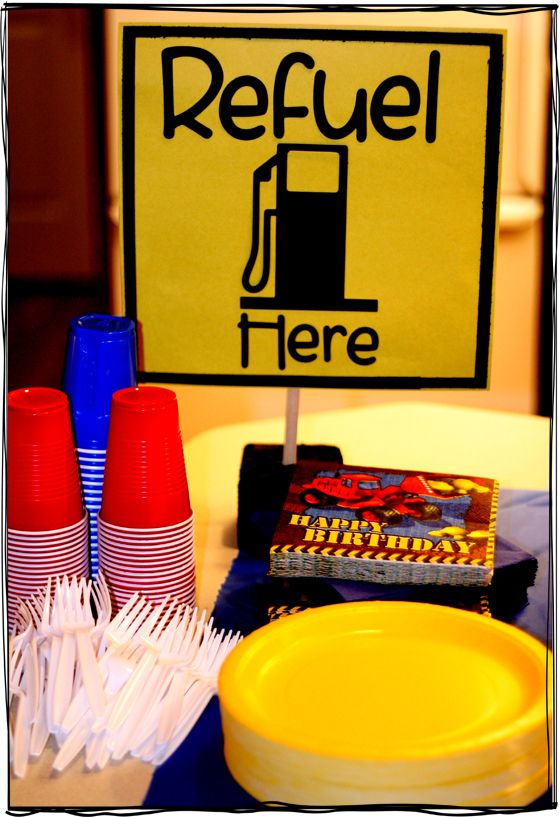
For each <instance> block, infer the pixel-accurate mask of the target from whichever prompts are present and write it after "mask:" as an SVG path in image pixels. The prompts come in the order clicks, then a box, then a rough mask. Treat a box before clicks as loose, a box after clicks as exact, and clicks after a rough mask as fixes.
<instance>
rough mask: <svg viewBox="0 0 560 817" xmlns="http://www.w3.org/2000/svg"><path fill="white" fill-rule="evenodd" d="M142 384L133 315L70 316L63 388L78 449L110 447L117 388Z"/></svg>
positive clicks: (103, 448)
mask: <svg viewBox="0 0 560 817" xmlns="http://www.w3.org/2000/svg"><path fill="white" fill-rule="evenodd" d="M135 385H136V333H135V330H134V323H133V322H132V321H131V320H130V319H129V318H121V317H116V316H113V315H101V314H96V313H94V314H89V315H81V316H79V317H77V318H73V319H72V320H71V321H70V329H69V332H68V341H67V345H66V360H65V366H64V381H63V389H64V391H65V392H66V394H67V395H68V397H69V398H70V405H71V407H72V416H73V421H74V433H75V436H76V445H77V447H78V449H97V450H99V449H101V450H105V449H106V448H107V436H108V434H109V414H110V410H111V398H112V396H113V394H114V392H116V391H119V389H125V388H127V387H129V386H135Z"/></svg>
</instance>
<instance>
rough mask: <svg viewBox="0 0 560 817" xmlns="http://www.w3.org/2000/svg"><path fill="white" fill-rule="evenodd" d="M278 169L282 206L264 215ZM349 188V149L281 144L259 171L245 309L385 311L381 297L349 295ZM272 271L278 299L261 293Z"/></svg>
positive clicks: (255, 180) (242, 303) (244, 278)
mask: <svg viewBox="0 0 560 817" xmlns="http://www.w3.org/2000/svg"><path fill="white" fill-rule="evenodd" d="M274 171H275V175H276V190H275V202H274V204H275V206H274V207H266V208H264V209H263V212H262V214H261V203H262V199H263V195H262V194H263V189H262V188H263V185H264V184H266V183H267V182H269V183H270V182H272V181H273V176H274ZM347 186H348V148H347V147H346V146H345V145H336V146H328V145H310V144H280V145H278V150H277V153H276V155H275V156H273V157H272V158H270V159H268V160H267V161H266V162H264V163H263V164H262V165H260V167H258V168H257V169H256V170H255V171H254V173H253V213H252V229H251V251H250V255H249V259H248V261H247V264H246V266H245V269H244V271H243V276H242V284H243V289H244V290H245V292H247V293H250V295H245V296H242V297H241V300H240V306H241V308H242V309H248V308H254V309H282V310H290V309H299V310H328V311H337V312H344V311H346V312H358V311H359V312H376V311H377V300H375V299H359V298H346V297H345V289H344V281H345V263H346V210H347ZM273 224H274V226H275V241H273V240H272V232H273ZM261 233H262V240H261ZM257 262H259V265H258V267H259V268H257ZM272 271H273V272H274V279H273V281H274V294H273V295H270V294H268V295H258V294H257V293H259V292H262V291H263V290H264V289H265V288H266V287H267V286H268V285H269V281H270V275H271V272H272Z"/></svg>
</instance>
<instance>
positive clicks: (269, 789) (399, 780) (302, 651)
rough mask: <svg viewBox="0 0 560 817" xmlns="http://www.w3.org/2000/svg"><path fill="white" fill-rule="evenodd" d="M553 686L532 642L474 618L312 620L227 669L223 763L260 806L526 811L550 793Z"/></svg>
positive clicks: (444, 613)
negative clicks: (398, 806) (524, 808)
mask: <svg viewBox="0 0 560 817" xmlns="http://www.w3.org/2000/svg"><path fill="white" fill-rule="evenodd" d="M551 674H552V660H551V657H550V653H549V652H548V651H547V649H546V648H545V647H544V646H543V645H542V644H541V643H540V642H539V641H537V640H536V639H534V638H532V637H531V636H529V635H527V634H526V633H524V632H522V631H521V630H517V629H516V628H514V627H512V626H510V625H507V624H503V623H501V622H499V621H494V620H493V619H490V618H486V617H484V616H479V615H477V614H475V613H471V612H466V611H463V610H454V609H451V608H448V607H440V606H436V605H431V604H416V603H412V602H383V601H375V602H355V603H349V604H337V605H333V606H329V607H322V608H319V609H315V610H308V611H306V612H303V613H298V614H297V615H294V616H289V617H287V618H283V619H280V620H279V621H276V622H274V623H272V624H268V625H267V626H266V627H263V628H262V629H260V630H257V631H256V632H254V633H252V634H251V635H250V636H248V637H247V638H246V639H245V640H244V641H243V642H242V643H241V644H240V645H239V646H238V647H236V648H235V649H234V650H233V652H232V653H231V654H230V655H229V656H228V658H227V659H226V662H225V664H224V666H223V668H222V672H221V675H220V679H219V696H220V705H221V710H222V720H223V729H224V738H225V756H226V761H227V764H228V766H229V769H230V771H231V773H232V775H233V776H234V778H235V779H236V780H237V781H238V783H240V784H241V786H243V787H244V788H245V789H246V790H247V791H248V792H249V793H250V794H252V795H253V796H254V797H256V798H257V799H258V800H260V801H261V802H268V801H276V802H282V803H289V804H291V805H306V806H322V805H326V806H350V805H374V804H389V803H392V804H401V803H407V804H411V803H414V804H417V805H447V806H474V805H476V806H483V807H498V806H525V805H528V804H529V803H531V802H532V801H533V800H535V799H536V798H537V797H539V796H540V795H541V794H543V793H544V792H545V791H546V789H547V788H548V786H549V785H550V780H549V778H550V768H551V766H550V750H551V740H552V738H551V725H552V720H551V711H550V710H551V704H552V682H551Z"/></svg>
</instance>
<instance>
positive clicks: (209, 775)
mask: <svg viewBox="0 0 560 817" xmlns="http://www.w3.org/2000/svg"><path fill="white" fill-rule="evenodd" d="M549 508H550V504H549V495H548V493H546V492H541V491H513V490H502V491H501V493H500V501H499V508H498V517H497V535H498V537H499V539H500V540H501V541H502V542H503V544H502V548H501V550H500V548H497V553H496V565H497V568H498V569H500V565H502V566H503V567H506V566H508V565H511V564H512V563H515V562H519V561H521V562H523V560H524V558H525V554H523V553H520V552H519V551H518V550H517V549H518V548H521V549H522V550H523V551H525V552H526V554H528V555H529V556H532V557H534V558H535V559H536V560H537V562H538V569H537V572H536V577H535V581H534V584H533V586H531V587H529V588H528V590H527V593H526V595H525V593H522V594H520V595H518V596H517V598H518V599H519V603H518V606H517V607H516V606H515V604H514V605H513V607H512V609H511V615H509V616H508V620H509V621H510V622H511V623H512V624H514V625H515V626H517V627H520V628H521V629H523V630H525V631H526V632H528V633H531V634H532V635H534V636H536V637H537V638H539V639H540V640H541V641H543V642H548V643H549V644H550V643H551V629H552V615H551V606H552V585H551V581H550V572H549V563H550V559H549V555H550V547H551V538H550V510H549ZM266 570H267V564H266V562H264V561H262V560H260V559H256V558H254V557H251V556H247V555H246V554H243V553H240V554H238V556H237V557H236V558H235V560H234V562H233V565H232V568H231V570H230V573H229V575H228V577H227V579H226V581H225V582H224V585H223V587H222V589H221V591H220V593H219V596H218V599H217V602H216V608H215V610H214V618H215V621H216V624H217V626H219V627H225V628H227V629H233V630H241V631H242V632H243V633H245V634H247V633H249V632H251V631H252V630H254V629H256V628H257V627H258V626H261V625H262V624H263V623H264V621H265V619H264V618H263V615H264V613H263V611H266V601H267V598H268V593H269V584H270V579H269V578H268V577H267V576H266ZM504 575H505V574H504ZM330 584H331V587H332V589H333V591H334V592H341V593H342V596H343V599H344V600H348V598H359V597H362V598H365V597H366V596H367V597H368V598H371V597H372V596H371V587H369V588H368V587H364V586H362V587H361V588H360V585H363V583H357V582H352V583H351V585H352V588H351V589H350V588H344V587H342V588H340V587H339V586H338V585H340V584H342V583H340V582H339V583H334V582H332V583H330ZM346 584H348V583H346ZM379 591H380V593H381V594H382V595H379V596H378V597H379V598H381V597H384V598H387V597H388V596H387V594H388V593H390V594H392V597H393V598H397V597H398V598H403V596H399V595H398V591H397V590H396V588H389V589H388V588H387V587H385V588H379ZM360 593H362V594H364V595H362V596H360ZM407 597H408V598H410V596H407ZM549 805H550V793H548V794H547V795H545V797H544V798H541V800H539V801H538V803H535V804H534V805H533V808H534V809H537V808H543V807H545V806H549ZM144 806H145V807H150V808H166V809H169V808H174V809H181V810H224V811H237V810H250V811H253V810H262V809H263V808H264V807H263V806H262V805H261V804H259V803H258V802H257V801H256V800H255V799H254V798H253V797H251V796H250V795H249V794H248V793H247V792H245V791H244V790H243V789H242V788H241V787H240V786H238V785H237V783H236V782H235V781H234V780H233V778H232V777H231V775H230V773H229V771H228V769H227V766H226V764H225V760H224V754H223V745H222V730H221V721H220V711H219V705H218V700H217V698H213V699H212V701H211V702H210V704H209V705H208V707H207V708H206V710H205V711H204V713H203V715H202V717H201V718H200V720H199V721H198V723H197V725H196V727H195V728H194V729H193V731H192V732H191V734H190V735H189V737H188V738H187V739H186V740H185V742H184V743H183V744H182V746H181V747H180V748H179V749H178V750H177V751H176V752H175V754H174V755H173V756H172V757H171V758H170V759H169V760H168V761H167V762H166V763H165V764H164V765H163V766H161V767H160V768H158V769H157V770H156V772H155V774H154V776H153V779H152V783H151V786H150V788H149V790H148V793H147V796H146V799H145V801H144Z"/></svg>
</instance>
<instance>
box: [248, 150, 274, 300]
mask: <svg viewBox="0 0 560 817" xmlns="http://www.w3.org/2000/svg"><path fill="white" fill-rule="evenodd" d="M277 164H278V157H277V156H273V157H272V158H271V159H267V161H266V162H264V163H263V164H262V165H260V166H259V167H257V169H256V170H255V171H254V173H253V218H252V225H251V252H250V255H249V260H248V261H247V264H246V265H245V269H244V270H243V276H242V278H241V282H242V284H243V289H244V290H245V291H246V292H261V291H262V290H263V289H264V288H265V286H266V285H267V284H268V279H269V278H270V223H271V220H272V216H273V215H276V210H272V209H267V210H265V211H264V213H263V218H264V224H263V228H264V229H263V269H262V274H261V277H260V279H259V280H258V281H257V283H255V284H253V283H251V273H252V272H253V269H254V267H255V264H256V262H257V258H258V255H259V245H260V235H259V233H260V199H261V184H262V183H263V182H269V181H270V180H271V179H272V171H273V170H274V168H275V167H276V166H277Z"/></svg>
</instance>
